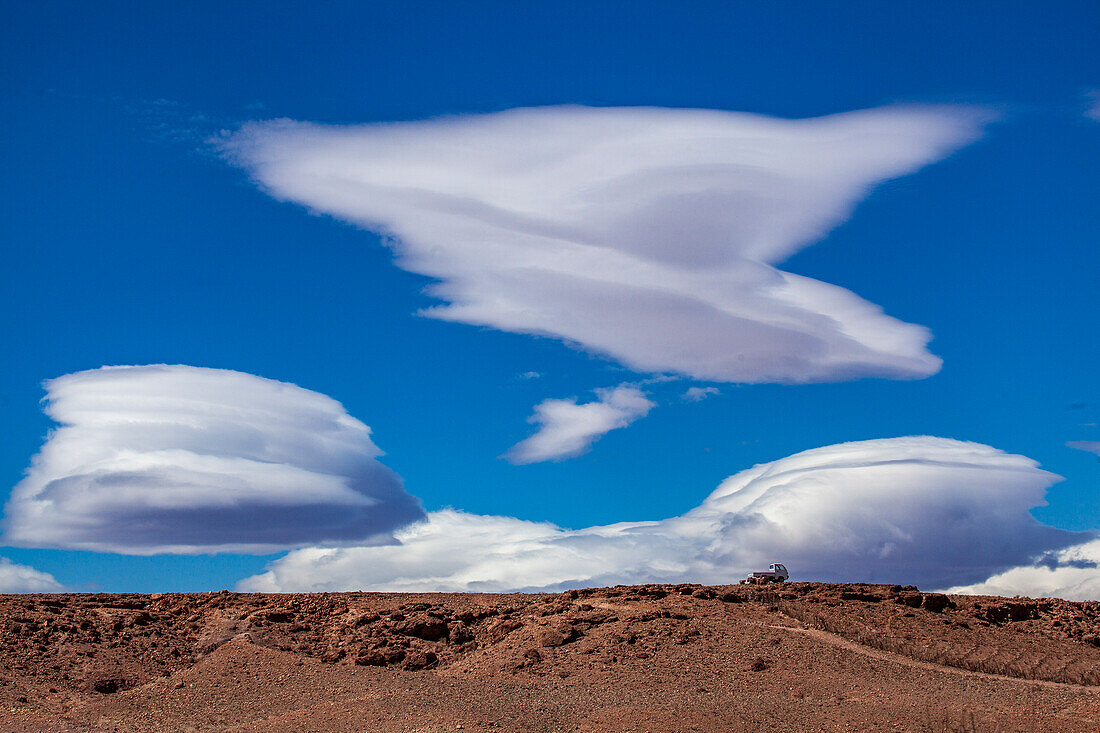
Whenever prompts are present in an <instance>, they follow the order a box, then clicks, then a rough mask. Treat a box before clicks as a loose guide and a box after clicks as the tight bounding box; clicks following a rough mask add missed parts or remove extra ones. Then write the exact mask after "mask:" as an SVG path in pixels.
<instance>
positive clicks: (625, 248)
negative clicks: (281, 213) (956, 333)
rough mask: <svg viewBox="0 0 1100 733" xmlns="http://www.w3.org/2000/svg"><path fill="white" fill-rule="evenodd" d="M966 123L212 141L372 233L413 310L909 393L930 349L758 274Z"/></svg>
mask: <svg viewBox="0 0 1100 733" xmlns="http://www.w3.org/2000/svg"><path fill="white" fill-rule="evenodd" d="M982 117H983V115H982V114H979V113H976V112H975V111H974V110H967V109H960V108H951V107H888V108H881V109H872V110H866V111H861V112H852V113H847V114H840V115H833V116H830V117H822V118H818V119H807V120H784V119H776V118H770V117H763V116H757V115H749V114H737V113H730V112H719V111H711V110H682V109H657V108H603V109H599V108H584V107H549V108H536V109H518V110H511V111H507V112H500V113H495V114H487V115H476V116H465V117H457V118H449V119H441V120H433V121H424V122H409V123H392V124H372V125H361V126H324V125H317V124H309V123H302V122H292V121H286V120H279V121H272V122H260V123H251V124H247V125H245V126H244V127H242V128H241V129H240V130H238V131H236V132H235V133H232V134H229V135H227V136H226V137H225V138H223V139H222V140H221V142H220V144H221V146H222V150H223V151H224V152H225V154H226V155H227V156H228V157H229V158H230V159H231V160H233V161H234V162H236V163H237V164H239V165H241V166H243V167H244V168H246V169H247V170H248V171H249V172H250V173H251V175H252V176H253V177H254V179H255V180H256V181H257V182H258V183H259V184H260V185H261V186H262V187H263V188H265V189H266V190H267V191H268V192H269V193H271V195H273V196H275V197H277V198H280V199H285V200H289V201H294V202H297V203H300V204H303V205H305V206H308V207H310V208H311V209H313V210H316V211H319V212H325V213H328V214H331V215H333V216H336V217H339V218H341V219H344V220H347V221H350V222H353V223H356V224H358V225H361V226H363V227H366V228H369V229H372V230H374V231H377V232H380V233H382V234H384V235H386V236H387V237H388V238H389V239H390V241H391V242H392V246H393V247H394V249H395V251H396V253H397V262H398V264H399V265H400V266H401V267H403V268H405V269H407V270H410V271H413V272H416V273H420V274H423V275H427V276H429V277H432V278H435V279H436V280H438V282H437V284H436V285H435V286H434V287H433V288H432V289H431V291H430V292H431V293H432V294H433V295H434V296H436V297H437V298H439V299H440V300H442V301H444V302H445V304H443V305H440V306H438V307H435V308H431V309H429V310H428V311H427V312H426V313H427V315H430V316H433V317H435V318H441V319H445V320H451V321H458V322H462V323H470V324H477V325H483V326H490V327H494V328H498V329H502V330H505V331H513V332H521V333H532V334H542V335H550V336H554V337H558V338H560V339H562V340H564V341H566V342H568V343H570V344H574V345H579V346H581V347H582V348H585V349H588V350H590V351H593V352H596V353H599V354H603V355H606V356H608V357H611V358H613V359H616V360H618V361H619V362H621V363H622V364H624V365H626V366H628V367H630V368H632V369H635V370H637V371H641V372H651V373H665V372H668V373H677V374H681V375H686V376H690V377H694V378H698V379H704V380H711V381H733V382H789V383H801V382H820V381H835V380H846V379H855V378H860V377H867V376H875V377H890V378H903V379H904V378H920V377H926V376H928V375H930V374H933V373H935V372H936V371H937V370H938V369H939V368H940V363H941V362H940V359H939V358H938V357H936V356H934V355H933V354H931V353H929V352H928V350H927V349H926V348H925V347H926V344H927V343H928V341H929V339H930V338H931V334H930V333H929V331H928V330H927V329H925V328H923V327H921V326H916V325H911V324H907V323H903V322H902V321H899V320H896V319H894V318H892V317H890V316H887V315H885V314H884V313H883V312H882V310H881V309H880V308H879V307H878V306H875V305H874V304H872V303H868V302H867V301H865V300H862V299H861V298H859V297H858V296H856V295H855V294H853V293H851V292H850V291H848V290H845V289H844V288H841V287H837V286H835V285H830V284H828V283H824V282H820V281H817V280H813V279H810V278H807V277H801V276H798V275H794V274H791V273H789V272H784V271H782V270H779V269H777V268H776V267H775V265H777V264H779V263H781V262H782V261H783V260H785V259H786V258H788V257H789V256H790V255H792V254H794V253H795V252H797V251H798V250H800V249H802V248H804V247H806V246H807V245H808V244H810V243H812V242H814V241H815V240H818V239H820V238H821V237H822V236H823V235H824V234H825V233H826V232H828V231H829V230H830V229H831V228H832V227H834V226H836V225H837V224H838V223H840V222H842V221H844V220H845V219H846V218H847V217H848V216H849V214H850V212H851V211H852V209H853V207H854V206H855V205H856V204H857V203H858V202H859V201H860V200H861V199H863V198H864V197H865V196H866V195H867V193H868V191H869V189H870V188H871V187H872V186H874V185H875V184H877V183H880V182H882V181H885V180H888V179H890V178H894V177H897V176H901V175H904V174H907V173H910V172H912V171H915V170H917V169H919V168H921V167H922V166H924V165H926V164H928V163H931V162H933V161H936V160H938V159H940V158H943V157H944V156H946V155H948V154H949V153H951V152H952V151H953V150H955V149H957V148H959V147H960V146H962V145H964V144H966V143H968V142H969V141H971V140H973V139H975V138H976V137H977V136H978V135H979V134H980V129H981V126H982V122H983V120H982Z"/></svg>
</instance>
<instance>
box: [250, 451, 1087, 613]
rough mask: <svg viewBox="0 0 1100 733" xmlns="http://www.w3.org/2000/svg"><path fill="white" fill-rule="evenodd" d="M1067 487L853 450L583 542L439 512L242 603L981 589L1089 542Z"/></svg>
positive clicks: (324, 560) (825, 454)
mask: <svg viewBox="0 0 1100 733" xmlns="http://www.w3.org/2000/svg"><path fill="white" fill-rule="evenodd" d="M1057 480H1059V477H1058V476H1056V475H1054V474H1051V473H1048V472H1046V471H1043V470H1041V469H1040V468H1039V467H1038V465H1037V464H1036V463H1035V461H1032V460H1031V459H1029V458H1026V457H1024V456H1018V455H1011V454H1008V453H1004V452H1002V451H999V450H996V449H995V448H991V447H989V446H986V445H980V444H978V443H964V442H960V441H956V440H947V439H944V438H932V437H911V438H896V439H889V440H869V441H864V442H858V443H844V444H841V445H833V446H827V447H824V448H817V449H815V450H809V451H805V452H803V453H799V454H796V455H793V456H790V457H788V458H784V459H781V460H778V461H774V462H772V463H765V464H762V465H759V466H756V467H754V468H751V469H748V470H746V471H742V472H741V473H738V474H736V475H734V476H731V477H730V478H728V479H726V480H725V481H724V482H722V484H721V485H720V486H719V487H718V488H717V489H716V490H715V491H714V492H713V493H712V494H711V495H710V496H708V497H707V498H706V500H705V501H703V503H702V504H700V505H699V506H698V507H696V508H695V509H693V510H691V511H690V512H688V513H687V514H684V515H682V516H679V517H674V518H672V519H666V520H663V521H657V522H630V523H622V524H613V525H608V526H601V527H589V528H587V529H581V530H566V529H562V528H560V527H556V526H554V525H552V524H549V523H539V522H529V521H524V520H520V519H514V518H511V517H494V516H480V515H472V514H465V513H462V512H457V511H454V510H444V511H439V512H432V513H430V514H429V515H428V519H427V521H425V522H419V523H415V524H412V525H410V526H409V527H407V528H405V529H403V530H401V531H400V532H398V533H397V538H398V539H399V540H400V544H399V545H392V546H387V547H345V548H307V549H302V550H298V551H296V552H292V553H290V554H289V555H287V556H286V557H284V558H281V559H279V560H277V561H276V562H274V563H273V564H272V565H271V566H270V567H269V569H268V570H267V572H265V573H262V574H260V575H257V576H254V577H251V578H247V579H245V580H244V581H242V582H241V583H240V585H239V587H240V589H242V590H256V591H311V590H354V589H365V590H395V591H412V590H441V591H504V590H559V589H562V588H567V587H583V586H602V585H612V584H615V583H642V582H680V581H685V580H690V581H696V582H704V583H728V582H731V581H733V580H735V579H737V578H738V577H741V576H742V575H743V573H745V572H746V571H748V570H753V569H760V568H762V567H766V566H767V564H768V563H769V562H775V561H780V562H784V563H786V564H787V567H788V568H790V569H791V571H792V572H793V573H794V577H795V579H806V580H837V581H842V580H859V581H877V582H898V583H918V584H920V585H922V586H926V587H944V586H948V585H958V584H961V583H967V582H975V581H979V580H984V579H986V578H988V577H990V575H993V574H995V573H999V572H1002V571H1004V570H1007V569H1009V568H1011V567H1013V566H1016V565H1020V564H1022V563H1026V562H1030V561H1031V560H1032V559H1033V558H1035V557H1036V556H1039V555H1042V554H1044V553H1047V552H1048V551H1051V550H1057V549H1059V548H1064V547H1066V546H1067V545H1071V544H1074V543H1078V542H1081V540H1082V534H1081V533H1072V532H1065V531H1062V530H1057V529H1053V528H1050V527H1046V526H1044V525H1041V524H1040V523H1039V522H1037V521H1036V520H1035V519H1034V518H1033V517H1032V516H1031V515H1030V514H1029V510H1030V509H1031V508H1033V507H1035V506H1037V505H1040V504H1042V503H1043V501H1044V499H1043V497H1044V493H1045V489H1046V488H1047V487H1048V486H1050V485H1051V484H1052V483H1054V482H1055V481H1057Z"/></svg>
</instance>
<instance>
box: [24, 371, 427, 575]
mask: <svg viewBox="0 0 1100 733" xmlns="http://www.w3.org/2000/svg"><path fill="white" fill-rule="evenodd" d="M45 386H46V389H47V393H48V394H47V403H46V408H45V409H46V414H48V415H49V416H50V417H51V418H53V419H54V420H55V421H56V422H58V423H60V427H58V428H56V429H55V430H53V431H52V432H51V433H50V434H49V436H48V439H47V440H46V443H45V445H43V446H42V449H41V451H40V452H39V453H38V455H36V456H35V457H34V459H33V461H32V464H31V467H30V469H29V470H28V472H27V475H26V478H25V479H24V480H23V481H21V482H20V483H19V484H18V485H17V486H16V487H15V489H14V490H13V491H12V495H11V499H10V500H9V502H8V505H7V507H6V510H5V511H6V518H5V520H4V525H5V529H6V531H5V534H4V540H5V541H6V542H7V543H8V544H11V545H17V546H28V547H59V548H70V549H81V550H95V551H101V552H120V553H129V554H154V553H161V552H175V553H200V552H223V551H224V552H254V553H266V552H276V551H279V550H283V549H288V548H292V547H301V546H303V545H311V544H317V543H325V542H334V543H339V542H344V543H348V542H356V543H357V544H370V543H377V542H386V541H392V536H391V534H390V533H391V532H392V530H393V529H395V528H396V527H399V526H401V525H404V524H406V523H408V522H410V521H414V520H417V519H420V518H422V517H423V516H424V513H423V510H421V508H420V505H419V503H418V502H417V500H416V499H415V498H413V497H412V496H410V495H408V494H406V493H405V491H404V489H403V488H402V486H401V479H400V478H399V477H398V476H397V475H396V474H395V473H393V471H391V470H390V469H388V468H386V467H385V466H383V465H382V464H381V463H379V462H378V461H377V458H378V457H379V456H380V455H382V452H381V451H380V450H379V449H378V448H377V447H376V446H375V445H374V443H373V442H371V439H370V428H368V427H367V426H366V425H364V424H363V423H361V422H359V421H358V420H356V419H355V418H353V417H351V416H350V415H348V414H347V413H346V412H345V411H344V408H343V407H342V406H341V405H340V403H338V402H336V401H335V400H333V399H331V398H329V397H326V396H325V395H322V394H318V393H316V392H311V391H309V390H306V389H302V388H301V387H297V386H295V385H293V384H287V383H285V382H276V381H273V380H270V379H262V378H260V377H255V376H252V375H250V374H243V373H241V372H233V371H226V370H221V369H202V368H197V367H189V366H165V365H159V366H133V367H104V368H102V369H96V370H91V371H85V372H78V373H76V374H69V375H66V376H63V377H59V378H57V379H53V380H51V381H49V382H47V383H46V385H45Z"/></svg>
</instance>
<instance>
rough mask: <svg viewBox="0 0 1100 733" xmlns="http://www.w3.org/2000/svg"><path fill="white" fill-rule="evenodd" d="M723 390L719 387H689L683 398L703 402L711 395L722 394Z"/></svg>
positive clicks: (688, 400)
mask: <svg viewBox="0 0 1100 733" xmlns="http://www.w3.org/2000/svg"><path fill="white" fill-rule="evenodd" d="M721 393H722V390H720V389H718V388H717V387H688V389H687V391H686V392H684V394H683V396H682V399H683V400H685V401H687V402H702V401H703V400H705V399H706V398H707V397H711V396H713V395H716V394H721Z"/></svg>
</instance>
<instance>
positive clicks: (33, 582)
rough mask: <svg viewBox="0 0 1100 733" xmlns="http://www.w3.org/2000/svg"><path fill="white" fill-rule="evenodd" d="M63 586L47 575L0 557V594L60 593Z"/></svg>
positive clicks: (63, 589)
mask: <svg viewBox="0 0 1100 733" xmlns="http://www.w3.org/2000/svg"><path fill="white" fill-rule="evenodd" d="M63 591H65V586H63V585H61V583H58V582H57V579H56V578H54V577H53V576H52V575H50V574H49V573H43V572H42V571H41V570H35V569H34V568H32V567H30V566H29V565H19V564H18V563H14V562H12V561H11V560H9V559H8V558H6V557H0V593H61V592H63Z"/></svg>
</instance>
